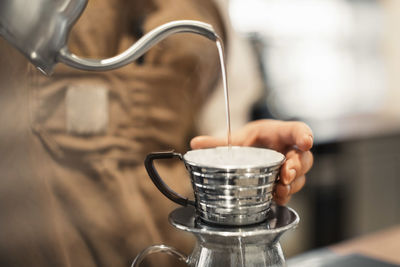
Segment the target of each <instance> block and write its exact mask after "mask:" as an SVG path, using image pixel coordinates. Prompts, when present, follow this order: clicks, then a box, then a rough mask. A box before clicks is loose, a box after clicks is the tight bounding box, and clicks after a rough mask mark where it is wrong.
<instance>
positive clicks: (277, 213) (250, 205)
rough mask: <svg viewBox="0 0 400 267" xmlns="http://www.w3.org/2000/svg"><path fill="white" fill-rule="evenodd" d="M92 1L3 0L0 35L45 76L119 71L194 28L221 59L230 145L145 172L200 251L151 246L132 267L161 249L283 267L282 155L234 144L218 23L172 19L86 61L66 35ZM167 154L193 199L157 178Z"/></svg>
mask: <svg viewBox="0 0 400 267" xmlns="http://www.w3.org/2000/svg"><path fill="white" fill-rule="evenodd" d="M87 2H88V0H58V1H53V0H31V1H26V0H2V1H1V2H0V36H2V37H3V38H4V39H5V40H7V41H8V42H9V43H10V44H11V45H13V46H14V47H15V48H16V49H18V50H19V51H20V52H21V53H22V54H23V55H24V56H25V57H26V58H28V59H29V60H30V61H31V63H32V64H33V65H35V66H36V67H37V68H38V69H39V70H40V71H41V72H42V73H44V74H46V75H51V74H52V72H53V69H54V67H55V65H56V64H58V63H63V64H65V65H68V66H70V67H72V68H76V69H82V70H90V71H107V70H112V69H116V68H120V67H123V66H125V65H127V64H129V63H131V62H132V61H134V60H136V59H137V58H139V57H140V56H142V55H143V54H144V53H145V52H147V51H148V50H149V49H150V48H151V47H152V46H154V45H155V44H157V43H158V42H160V41H161V40H163V39H165V38H166V37H168V36H170V35H172V34H175V33H195V34H199V35H202V36H204V37H206V38H208V39H210V40H211V41H213V42H215V43H216V45H217V49H218V52H219V57H220V63H221V72H222V81H223V86H224V94H225V107H226V118H227V128H228V146H226V147H217V148H210V149H199V150H193V151H189V152H187V153H186V154H185V155H181V154H179V153H175V152H160V153H151V154H149V155H148V156H147V158H146V161H145V167H146V169H147V171H148V174H149V176H150V178H151V179H152V181H153V182H154V184H155V185H156V186H157V188H158V189H159V190H160V191H161V193H163V194H164V195H165V196H166V197H168V198H169V199H170V200H172V201H174V202H176V203H178V204H180V205H182V206H183V207H180V208H177V209H176V210H174V211H173V212H171V213H170V215H169V222H170V223H171V224H172V225H173V226H174V227H176V228H177V229H179V230H182V231H186V232H190V233H192V234H193V235H195V236H196V238H197V243H196V245H195V248H194V250H193V251H192V253H191V254H190V255H189V256H185V255H183V254H182V253H181V252H179V251H178V250H176V249H174V248H172V247H169V246H165V245H154V246H151V247H148V248H146V249H145V250H143V251H142V252H141V253H140V254H139V255H137V257H136V258H135V260H134V262H133V263H132V267H135V266H139V265H140V263H141V262H142V260H143V259H144V258H145V257H146V256H147V255H149V254H152V253H156V252H163V253H168V254H171V255H174V256H176V257H178V258H179V259H180V260H182V261H184V262H186V263H187V265H188V266H198V267H200V266H201V267H205V266H207V267H221V266H224V267H225V266H282V265H284V264H285V259H284V256H283V252H282V249H281V246H280V244H279V238H280V236H281V235H282V234H283V233H284V232H285V231H287V230H289V229H291V228H293V227H294V226H296V225H297V224H298V222H299V217H298V215H297V214H296V212H295V211H293V210H292V209H290V208H287V207H283V206H277V205H275V204H272V193H273V188H274V184H275V182H276V180H277V179H278V176H279V170H280V166H281V165H282V164H283V162H284V160H285V157H284V156H283V155H282V154H280V153H278V152H276V151H273V150H269V149H262V148H251V147H233V146H230V140H231V138H230V132H231V130H230V115H229V113H230V112H229V97H228V86H227V81H226V80H227V79H226V73H225V60H224V53H223V45H222V40H221V38H220V37H219V36H218V35H217V34H216V32H215V30H214V29H213V27H212V26H211V25H209V24H207V23H204V22H200V21H193V20H180V21H171V22H169V23H166V24H163V25H160V26H159V27H157V28H155V29H153V30H152V31H150V32H149V33H147V34H145V35H144V36H143V37H141V38H140V39H139V40H138V41H137V42H135V43H134V44H133V45H132V46H131V47H129V48H128V49H127V50H126V51H124V52H122V53H121V54H119V55H116V56H114V57H111V58H107V59H88V58H82V57H79V56H77V55H75V54H73V53H71V52H70V51H69V49H68V46H67V42H68V36H69V32H70V30H71V28H72V27H73V25H74V24H75V23H76V21H77V20H78V18H79V17H80V15H81V14H82V12H83V11H84V9H85V7H86V5H87ZM27 10H28V11H29V12H27ZM21 18H24V19H21ZM167 158H178V159H180V160H183V162H184V164H185V166H186V168H187V170H188V172H189V174H190V177H191V182H192V186H193V191H194V196H195V200H189V199H187V198H184V197H182V196H180V195H179V194H177V193H176V192H174V191H173V190H171V189H170V188H169V187H168V186H167V185H166V184H165V183H164V182H163V180H162V179H161V178H160V176H159V175H158V173H157V171H156V169H155V168H154V165H153V162H154V160H160V159H167Z"/></svg>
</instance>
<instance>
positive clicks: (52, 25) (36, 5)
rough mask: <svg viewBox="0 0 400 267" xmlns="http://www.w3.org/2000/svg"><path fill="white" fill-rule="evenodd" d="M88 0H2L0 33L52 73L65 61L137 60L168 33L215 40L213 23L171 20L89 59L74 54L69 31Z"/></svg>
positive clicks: (101, 64)
mask: <svg viewBox="0 0 400 267" xmlns="http://www.w3.org/2000/svg"><path fill="white" fill-rule="evenodd" d="M87 1H88V0H57V1H54V0H1V1H0V36H2V37H4V39H6V40H7V41H8V42H9V43H11V44H12V45H13V46H14V47H16V48H17V49H18V50H19V51H20V52H21V53H22V54H24V56H26V57H27V58H28V59H29V60H30V61H31V62H32V63H33V64H34V65H35V66H36V67H37V68H38V69H39V70H41V71H42V72H43V73H45V74H47V75H49V74H51V73H52V70H53V68H54V66H55V65H56V64H57V63H58V62H62V63H64V64H66V65H68V66H71V67H73V68H77V69H82V70H96V71H105V70H111V69H115V68H119V67H122V66H125V65H126V64H128V63H130V62H132V61H134V60H135V59H137V58H139V57H140V56H141V55H143V54H144V53H145V52H146V51H147V50H149V49H150V48H151V47H152V46H153V45H154V44H156V43H158V42H159V41H161V40H162V39H164V38H166V37H167V36H169V35H171V34H174V33H180V32H191V33H196V34H200V35H203V36H205V37H207V38H209V39H211V40H213V41H216V40H217V39H219V37H218V35H217V34H216V33H215V31H214V29H213V27H212V26H211V25H209V24H207V23H203V22H200V21H191V20H180V21H172V22H170V23H166V24H164V25H161V26H159V27H157V28H155V29H154V30H152V31H150V32H149V33H147V34H146V35H144V36H143V37H142V38H140V39H139V40H138V41H137V42H136V43H134V44H133V45H132V46H131V47H130V48H128V49H127V50H126V51H124V52H123V53H121V54H119V55H117V56H115V57H112V58H107V59H87V58H81V57H79V56H77V55H74V54H72V53H71V52H70V51H69V49H68V47H67V41H68V35H69V32H70V30H71V28H72V26H73V25H74V24H75V22H76V21H77V20H78V18H79V17H80V15H81V14H82V12H83V11H84V9H85V7H86V4H87Z"/></svg>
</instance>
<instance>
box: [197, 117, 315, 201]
mask: <svg viewBox="0 0 400 267" xmlns="http://www.w3.org/2000/svg"><path fill="white" fill-rule="evenodd" d="M226 143H227V140H226V138H215V137H211V136H198V137H195V138H193V139H192V141H191V143H190V145H191V147H192V148H193V149H199V148H206V147H215V146H223V145H226ZM232 145H237V146H256V147H265V148H270V149H274V150H276V151H279V152H281V153H283V154H284V155H285V156H286V161H285V163H284V164H283V166H282V168H281V173H280V180H279V182H278V184H277V186H276V189H275V194H274V199H275V202H276V203H277V204H280V205H284V204H286V203H287V202H288V201H289V200H290V197H291V195H292V194H294V193H296V192H298V191H300V189H301V188H302V187H303V186H304V184H305V182H306V178H305V174H306V173H307V172H308V171H309V170H310V169H311V166H312V164H313V155H312V153H311V152H310V149H311V147H312V145H313V134H312V131H311V129H310V127H308V126H307V125H306V124H305V123H302V122H284V121H278V120H258V121H253V122H250V123H248V124H246V125H245V126H244V127H243V128H241V129H240V130H239V131H237V132H234V133H233V134H232Z"/></svg>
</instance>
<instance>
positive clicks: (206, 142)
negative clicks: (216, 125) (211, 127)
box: [190, 136, 227, 149]
mask: <svg viewBox="0 0 400 267" xmlns="http://www.w3.org/2000/svg"><path fill="white" fill-rule="evenodd" d="M226 142H227V140H226V138H225V139H223V138H217V137H212V136H197V137H195V138H193V139H192V140H191V141H190V147H191V148H192V149H200V148H209V147H216V146H225V145H227V144H226Z"/></svg>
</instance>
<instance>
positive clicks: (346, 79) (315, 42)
mask: <svg viewBox="0 0 400 267" xmlns="http://www.w3.org/2000/svg"><path fill="white" fill-rule="evenodd" d="M225 5H226V7H227V9H226V10H227V13H228V14H227V15H228V16H229V17H230V21H231V24H232V25H231V26H232V28H231V32H230V33H231V36H234V37H233V38H232V37H231V40H232V39H233V40H234V41H233V42H232V43H233V44H232V43H230V45H231V46H228V51H229V53H230V54H229V56H228V69H229V78H228V79H229V83H230V91H231V101H232V104H231V109H232V113H233V115H232V119H233V125H234V128H235V127H239V125H241V124H243V122H244V120H246V119H247V120H253V119H260V118H274V119H283V120H300V121H304V122H306V123H308V124H309V125H310V126H311V128H312V129H313V132H314V137H315V147H314V149H313V153H314V157H315V163H314V167H313V169H312V170H311V172H310V173H309V174H308V176H307V178H308V179H307V184H306V186H305V188H304V190H302V191H301V192H300V193H298V194H296V195H295V196H294V197H293V198H292V200H291V202H290V203H289V206H291V207H293V208H294V209H295V210H296V211H298V213H299V215H300V217H301V222H300V225H299V227H298V229H296V230H295V231H293V232H291V233H289V234H287V235H286V236H284V237H283V242H282V243H283V246H284V251H285V252H286V253H287V254H288V256H289V257H290V256H293V255H296V254H299V253H301V252H304V251H307V250H310V249H313V248H318V247H322V246H327V245H331V244H334V243H337V242H340V241H342V240H345V239H349V238H353V237H356V236H359V235H364V234H367V233H370V232H374V231H377V230H380V229H384V228H387V227H390V226H393V225H396V224H398V223H400V194H399V193H398V190H399V188H400V177H399V175H398V171H397V169H396V168H397V167H398V165H399V163H400V152H399V149H400V105H399V104H398V103H399V101H400V78H399V77H400V35H399V32H398V29H399V26H400V1H396V0H326V1H320V0H248V1H243V0H230V2H229V3H226V2H225ZM228 37H229V36H228ZM229 48H230V49H229ZM244 54H245V55H247V56H245V58H246V60H247V61H244V59H243V57H244V56H243V55H244ZM249 58H252V60H251V61H249ZM252 66H256V69H252V68H253V67H252ZM250 69H251V70H250ZM246 71H247V72H249V73H250V74H249V75H247V76H246V77H243V76H244V75H243V73H246ZM247 77H251V78H250V79H247ZM222 101H223V100H222V90H217V91H216V95H215V96H214V100H212V101H210V103H209V105H208V107H207V108H206V109H205V112H204V114H203V118H202V120H201V122H200V123H201V125H202V129H203V131H204V132H206V133H209V132H214V133H215V134H223V133H224V132H225V128H224V122H223V121H224V112H223V106H222V105H221V103H223V102H222ZM239 103H240V104H239ZM239 106H240V107H239ZM218 114H220V118H218V119H219V121H220V122H219V123H218V122H217V120H216V118H217V117H218ZM216 115H217V116H216ZM211 116H212V117H211ZM218 125H220V127H218Z"/></svg>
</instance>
